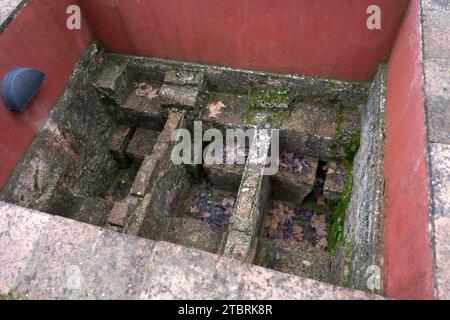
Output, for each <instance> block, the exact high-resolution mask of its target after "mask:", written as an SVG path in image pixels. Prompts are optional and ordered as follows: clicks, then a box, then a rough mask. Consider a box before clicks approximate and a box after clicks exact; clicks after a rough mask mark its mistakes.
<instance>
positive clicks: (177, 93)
mask: <svg viewBox="0 0 450 320" xmlns="http://www.w3.org/2000/svg"><path fill="white" fill-rule="evenodd" d="M199 94H200V92H199V90H198V88H195V87H190V86H179V85H171V84H164V85H162V87H161V89H160V90H159V96H160V98H161V105H163V106H166V107H167V106H168V107H174V108H182V109H195V107H196V103H197V99H198V96H199Z"/></svg>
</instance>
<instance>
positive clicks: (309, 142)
mask: <svg viewBox="0 0 450 320" xmlns="http://www.w3.org/2000/svg"><path fill="white" fill-rule="evenodd" d="M218 103H219V104H220V103H222V104H223V105H222V104H220V105H221V106H222V108H220V113H216V112H213V113H211V111H210V110H214V107H215V106H216V105H217V104H218ZM201 120H202V121H203V122H204V123H206V128H204V129H207V128H219V129H221V130H222V131H224V133H225V130H226V129H236V128H240V129H246V128H250V127H253V126H258V127H262V128H269V127H271V128H279V129H280V149H283V150H288V151H290V152H298V153H300V154H303V155H305V156H311V157H317V158H323V159H334V158H341V157H345V155H346V152H347V148H349V147H351V146H352V143H354V139H355V136H357V135H358V128H359V112H358V110H357V108H352V107H342V106H340V105H320V104H307V103H303V102H296V103H294V104H293V105H292V106H290V107H289V108H279V109H261V108H253V107H251V101H250V99H249V98H248V96H245V95H235V94H224V93H215V92H210V93H209V95H208V99H207V102H206V106H205V107H204V109H203V110H202V116H201Z"/></svg>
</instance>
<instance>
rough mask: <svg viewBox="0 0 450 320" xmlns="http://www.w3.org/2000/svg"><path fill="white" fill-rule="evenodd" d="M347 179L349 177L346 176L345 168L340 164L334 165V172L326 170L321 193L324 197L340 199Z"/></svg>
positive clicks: (332, 199) (334, 199) (333, 199)
mask: <svg viewBox="0 0 450 320" xmlns="http://www.w3.org/2000/svg"><path fill="white" fill-rule="evenodd" d="M347 179H350V177H348V173H347V170H346V169H345V168H344V166H343V165H341V164H337V165H336V169H334V172H327V175H326V177H325V184H324V186H323V195H324V196H325V198H327V199H328V200H331V201H337V200H340V199H341V198H342V194H343V192H344V188H345V182H346V181H347Z"/></svg>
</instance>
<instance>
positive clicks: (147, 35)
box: [79, 0, 409, 80]
mask: <svg viewBox="0 0 450 320" xmlns="http://www.w3.org/2000/svg"><path fill="white" fill-rule="evenodd" d="M79 2H80V4H81V5H82V8H83V9H84V14H85V15H86V16H87V18H88V19H89V22H90V25H91V27H92V29H93V31H94V32H95V34H96V35H97V36H98V37H99V38H100V39H101V40H102V41H103V42H104V44H105V45H106V47H107V48H108V49H110V50H111V51H114V52H121V53H128V54H134V55H143V56H152V57H162V58H168V59H176V60H188V61H196V62H203V63H210V64H220V65H228V66H234V67H240V68H246V69H259V70H269V71H279V72H291V73H299V74H305V75H312V76H325V77H331V78H340V79H349V80H368V79H369V78H371V76H372V75H373V74H374V71H375V70H376V67H377V64H378V62H379V61H380V60H381V59H383V58H386V57H387V56H388V55H389V53H390V49H391V46H392V44H393V40H394V38H395V35H396V34H397V32H398V29H399V28H400V24H401V21H402V17H403V14H404V12H405V10H406V8H407V5H408V2H409V1H408V0H314V1H311V0H279V1H273V0H189V1H185V0H170V1H168V0H145V1H144V0H79ZM373 4H375V5H379V6H380V7H381V10H382V30H369V29H368V28H367V27H366V21H367V18H368V17H369V15H368V14H367V13H366V11H367V7H368V6H369V5H373Z"/></svg>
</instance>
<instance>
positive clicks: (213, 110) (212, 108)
mask: <svg viewBox="0 0 450 320" xmlns="http://www.w3.org/2000/svg"><path fill="white" fill-rule="evenodd" d="M208 107H209V115H208V117H210V118H217V115H218V114H220V113H222V111H221V110H222V108H225V105H224V104H223V102H222V101H217V102H213V103H210V104H209V106H208Z"/></svg>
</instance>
